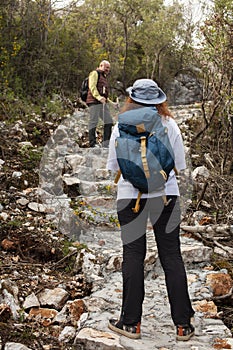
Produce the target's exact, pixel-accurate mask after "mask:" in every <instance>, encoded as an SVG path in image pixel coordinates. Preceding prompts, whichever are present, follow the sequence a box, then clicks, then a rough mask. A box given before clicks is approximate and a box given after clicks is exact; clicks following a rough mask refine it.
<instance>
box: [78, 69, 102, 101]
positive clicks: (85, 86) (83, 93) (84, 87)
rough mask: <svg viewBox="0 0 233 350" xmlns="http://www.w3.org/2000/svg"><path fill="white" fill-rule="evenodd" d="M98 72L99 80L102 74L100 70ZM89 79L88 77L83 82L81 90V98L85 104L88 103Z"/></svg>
mask: <svg viewBox="0 0 233 350" xmlns="http://www.w3.org/2000/svg"><path fill="white" fill-rule="evenodd" d="M96 72H97V73H98V80H99V76H100V73H99V71H98V70H96ZM88 79H89V77H86V78H85V79H84V80H83V82H82V84H81V88H80V98H81V100H82V101H83V102H86V100H87V94H88V89H89V87H88Z"/></svg>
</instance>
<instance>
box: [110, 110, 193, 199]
mask: <svg viewBox="0 0 233 350" xmlns="http://www.w3.org/2000/svg"><path fill="white" fill-rule="evenodd" d="M161 118H162V124H163V126H165V127H167V129H168V137H169V140H170V143H171V146H172V148H173V152H174V155H175V167H176V169H177V170H178V171H180V170H183V169H185V168H186V162H185V152H184V145H183V140H182V136H181V132H180V129H179V127H178V125H177V124H176V122H175V120H174V119H173V118H164V117H161ZM118 136H120V134H119V129H118V124H116V125H115V126H114V128H113V131H112V135H111V138H110V142H109V153H108V160H107V169H108V170H111V171H113V172H115V171H117V170H119V165H118V162H117V157H116V150H115V139H116V138H117V137H118ZM164 194H166V195H176V196H179V195H180V193H179V187H178V184H177V179H176V175H175V172H174V170H172V171H171V172H170V174H169V178H168V180H167V182H166V184H165V189H164V191H161V190H159V191H154V192H150V193H145V194H142V198H153V197H159V196H162V195H164ZM137 196H138V189H136V188H135V187H134V186H133V185H132V184H131V183H130V182H129V181H127V180H124V179H123V177H122V176H121V177H120V179H119V181H118V188H117V199H124V198H137Z"/></svg>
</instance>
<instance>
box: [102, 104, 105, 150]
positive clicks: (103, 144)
mask: <svg viewBox="0 0 233 350" xmlns="http://www.w3.org/2000/svg"><path fill="white" fill-rule="evenodd" d="M104 105H105V102H104V103H103V142H102V147H104V126H105V122H104Z"/></svg>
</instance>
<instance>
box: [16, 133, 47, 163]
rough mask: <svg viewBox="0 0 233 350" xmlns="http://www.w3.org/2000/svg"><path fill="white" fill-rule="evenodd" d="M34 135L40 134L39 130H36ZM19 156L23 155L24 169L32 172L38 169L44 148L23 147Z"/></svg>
mask: <svg viewBox="0 0 233 350" xmlns="http://www.w3.org/2000/svg"><path fill="white" fill-rule="evenodd" d="M34 133H35V134H36V135H38V133H39V134H40V131H39V130H37V129H36V130H34ZM19 154H20V155H21V161H22V162H23V163H24V168H25V169H27V170H32V169H35V168H38V166H39V164H40V160H41V157H42V154H43V147H38V148H32V147H30V146H27V145H25V146H23V147H21V148H20V149H19Z"/></svg>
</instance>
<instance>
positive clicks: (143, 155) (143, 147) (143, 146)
mask: <svg viewBox="0 0 233 350" xmlns="http://www.w3.org/2000/svg"><path fill="white" fill-rule="evenodd" d="M141 158H142V166H143V169H144V173H145V176H146V178H147V179H148V178H149V177H150V171H149V167H148V163H147V159H146V137H145V136H142V137H141Z"/></svg>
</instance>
